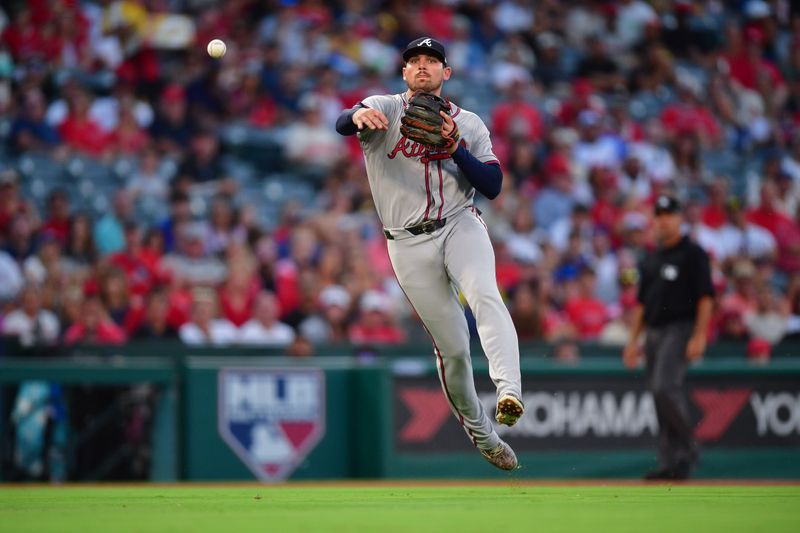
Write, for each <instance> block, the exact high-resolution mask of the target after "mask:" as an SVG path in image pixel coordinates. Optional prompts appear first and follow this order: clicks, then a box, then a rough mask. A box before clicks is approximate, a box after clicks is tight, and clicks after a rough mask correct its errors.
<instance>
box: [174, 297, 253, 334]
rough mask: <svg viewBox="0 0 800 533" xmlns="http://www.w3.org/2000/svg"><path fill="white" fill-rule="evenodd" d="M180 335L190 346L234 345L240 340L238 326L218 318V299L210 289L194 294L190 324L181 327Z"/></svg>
mask: <svg viewBox="0 0 800 533" xmlns="http://www.w3.org/2000/svg"><path fill="white" fill-rule="evenodd" d="M178 335H179V336H180V339H181V341H183V343H184V344H188V345H190V346H198V345H214V346H226V345H229V344H234V343H236V342H237V340H238V338H239V331H238V330H237V329H236V326H234V325H233V324H231V323H230V322H229V321H227V320H225V319H224V318H218V313H217V297H216V294H215V293H214V291H212V290H209V289H195V290H194V291H193V292H192V314H191V319H190V320H189V322H187V323H186V324H184V325H183V326H181V328H180V330H178Z"/></svg>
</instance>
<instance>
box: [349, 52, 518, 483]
mask: <svg viewBox="0 0 800 533" xmlns="http://www.w3.org/2000/svg"><path fill="white" fill-rule="evenodd" d="M403 61H404V63H405V66H404V67H403V79H404V80H405V82H406V84H407V85H408V90H407V91H405V92H403V93H400V94H391V95H378V96H370V97H368V98H365V99H364V100H363V101H362V102H360V103H358V104H357V105H355V106H354V107H353V108H352V109H349V110H345V111H343V112H342V113H341V115H340V116H339V119H338V120H337V122H336V130H337V131H338V132H339V133H340V134H342V135H355V134H358V138H359V141H360V144H361V147H362V149H363V151H364V159H365V161H366V168H367V176H368V178H369V184H370V189H371V190H372V196H373V199H374V201H375V206H376V210H377V212H378V216H379V217H380V220H381V222H382V224H383V226H384V234H385V236H386V238H387V239H388V241H389V242H388V248H389V258H390V260H391V262H392V266H393V267H394V271H395V274H396V276H397V279H398V281H399V282H400V286H401V287H402V288H403V290H404V291H405V293H406V296H407V297H408V300H409V301H410V302H411V305H412V306H413V307H414V309H415V310H416V312H417V314H418V315H419V316H420V318H421V319H422V322H423V324H424V326H425V329H426V330H427V332H428V334H429V335H430V337H431V339H432V340H433V351H434V355H435V357H436V365H437V368H438V371H439V379H440V380H441V383H442V389H443V390H444V394H445V396H446V397H447V401H448V402H449V404H450V407H451V409H452V411H453V413H454V414H455V416H456V418H457V419H458V421H459V422H460V423H461V425H462V427H463V428H464V430H465V431H466V433H467V435H468V436H469V438H470V439H471V441H472V443H473V444H474V445H475V446H477V447H478V449H479V450H480V452H481V454H482V455H483V456H484V457H485V458H486V459H487V460H488V461H489V462H490V463H492V464H493V465H495V466H497V467H498V468H501V469H504V470H513V469H514V468H516V467H517V457H516V455H515V454H514V451H513V450H512V449H511V447H510V446H509V445H508V444H507V443H505V442H504V441H502V440H501V439H500V437H499V436H498V435H497V433H496V432H495V430H494V427H493V425H492V421H491V419H490V418H489V415H488V414H487V413H486V412H485V411H484V409H483V406H482V405H481V402H480V401H479V399H478V395H477V393H476V392H475V383H474V381H473V377H472V363H471V359H470V351H469V330H468V327H467V321H466V318H465V317H464V310H463V308H462V306H461V303H460V301H459V296H458V292H459V291H460V292H461V293H462V294H463V295H464V297H465V298H466V301H467V303H468V304H469V306H470V308H471V309H472V311H473V312H474V314H475V318H476V320H477V324H478V333H479V335H480V339H481V345H482V346H483V350H484V352H485V353H486V356H487V358H488V359H489V375H490V377H491V378H492V381H493V382H494V384H495V386H496V387H497V398H498V400H497V412H496V415H495V418H496V420H497V421H498V422H499V423H501V424H505V425H508V426H512V425H514V424H515V423H516V422H517V420H518V419H519V417H520V416H522V413H523V410H524V407H523V404H522V401H521V397H522V396H521V384H520V369H519V344H518V342H517V334H516V331H515V330H514V325H513V323H512V321H511V316H510V314H509V312H508V309H507V308H506V306H505V304H504V303H503V300H502V298H501V297H500V293H499V291H498V289H497V281H496V277H495V259H494V251H493V250H492V245H491V242H490V241H489V234H488V232H487V230H486V226H485V225H484V223H483V220H482V219H481V217H480V212H479V211H478V210H477V209H475V207H474V205H473V196H474V194H475V190H476V189H477V190H478V191H480V192H481V193H482V194H483V195H484V196H486V197H487V198H490V199H493V198H495V197H496V196H497V195H498V194H499V193H500V188H501V185H502V179H503V175H502V172H501V170H500V165H499V164H498V162H497V158H496V157H495V155H494V154H493V153H492V143H491V140H490V139H489V131H488V129H487V128H486V126H485V125H484V123H483V122H482V121H481V119H480V118H478V116H477V115H475V114H474V113H471V112H469V111H466V110H464V109H461V108H459V107H457V106H456V105H455V104H452V103H450V102H448V101H446V100H444V99H442V98H441V90H442V85H443V83H444V82H445V81H446V80H448V79H449V78H450V76H451V74H452V71H451V69H450V67H449V66H447V59H446V55H445V49H444V46H442V44H441V43H439V42H438V41H436V40H435V39H432V38H430V37H423V38H420V39H416V40H414V41H412V42H411V43H409V45H408V46H407V47H406V49H405V51H404V52H403Z"/></svg>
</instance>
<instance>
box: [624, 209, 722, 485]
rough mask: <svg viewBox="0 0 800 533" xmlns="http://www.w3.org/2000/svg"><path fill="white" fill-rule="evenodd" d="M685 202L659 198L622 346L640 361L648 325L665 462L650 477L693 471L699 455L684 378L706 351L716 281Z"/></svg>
mask: <svg viewBox="0 0 800 533" xmlns="http://www.w3.org/2000/svg"><path fill="white" fill-rule="evenodd" d="M680 209H681V207H680V204H679V202H678V201H677V200H676V199H675V198H674V197H672V196H668V195H661V196H659V197H658V198H657V199H656V204H655V230H656V237H657V239H658V244H659V247H658V249H657V250H656V251H655V252H653V253H650V254H648V255H647V256H646V257H645V258H644V259H643V261H642V263H641V264H640V267H639V270H640V280H639V283H640V284H639V293H638V301H639V305H638V307H637V309H636V311H635V312H636V316H635V321H634V326H633V329H632V331H631V337H630V340H629V341H628V345H627V346H626V347H625V350H624V352H623V361H624V363H625V366H626V367H628V368H631V369H632V368H635V367H636V366H637V365H638V363H639V354H640V350H639V342H638V339H639V337H640V335H641V332H642V330H644V331H645V344H644V354H645V368H646V372H645V375H646V378H647V386H648V388H649V389H650V391H651V392H652V394H653V399H654V401H655V407H656V416H657V417H658V425H659V435H658V459H659V466H658V468H657V469H656V470H653V471H652V472H649V473H647V474H646V475H645V479H687V478H688V477H689V476H690V475H691V473H692V469H693V468H694V466H695V464H696V463H697V459H698V450H697V444H696V443H695V440H694V437H693V424H692V421H691V417H690V414H689V405H688V403H687V400H686V394H685V390H684V379H685V377H686V369H687V367H688V365H689V362H691V361H696V360H698V359H700V358H701V357H702V356H703V352H704V351H705V348H706V334H707V331H708V324H709V321H710V319H711V309H712V305H713V303H712V297H713V294H714V289H713V287H712V285H711V269H710V267H709V263H708V256H707V255H706V253H705V252H704V251H703V249H702V248H700V247H699V246H698V245H697V244H695V243H693V242H692V241H691V240H690V239H689V237H688V236H685V235H682V234H681V222H682V218H681V213H680Z"/></svg>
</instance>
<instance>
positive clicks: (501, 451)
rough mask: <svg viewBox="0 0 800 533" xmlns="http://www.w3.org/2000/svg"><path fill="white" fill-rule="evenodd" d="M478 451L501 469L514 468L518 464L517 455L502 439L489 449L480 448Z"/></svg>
mask: <svg viewBox="0 0 800 533" xmlns="http://www.w3.org/2000/svg"><path fill="white" fill-rule="evenodd" d="M480 452H481V455H482V456H484V457H485V458H486V460H487V461H489V462H490V463H492V464H493V465H494V466H496V467H497V468H499V469H501V470H514V469H515V468H517V466H519V463H518V462H517V455H516V454H515V453H514V450H512V449H511V446H509V445H508V444H506V443H505V442H504V441H502V440H501V441H500V444H498V445H497V446H495V447H494V448H492V449H491V450H480Z"/></svg>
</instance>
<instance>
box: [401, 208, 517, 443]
mask: <svg viewBox="0 0 800 533" xmlns="http://www.w3.org/2000/svg"><path fill="white" fill-rule="evenodd" d="M388 246H389V258H390V260H391V262H392V266H393V267H394V271H395V274H396V276H397V280H398V281H399V282H400V286H401V287H402V288H403V290H404V291H405V293H406V296H407V297H408V299H409V301H410V302H411V305H412V306H413V307H414V309H415V310H416V312H417V314H418V315H419V317H420V319H421V320H422V323H423V324H424V326H425V329H426V330H427V332H428V334H429V335H430V337H431V339H432V340H433V346H434V355H435V356H436V366H437V368H438V371H439V379H440V381H441V383H442V389H443V390H444V394H445V396H446V397H447V400H448V402H449V404H450V408H451V409H452V411H453V414H454V415H455V416H456V418H457V419H458V420H459V422H460V423H461V425H462V427H463V428H464V430H465V431H466V433H467V435H468V436H469V437H470V439H471V440H472V442H473V444H474V445H475V446H477V447H478V448H482V449H491V448H494V447H495V446H497V445H498V443H499V442H500V437H498V435H497V433H496V432H495V430H494V427H493V423H492V418H491V416H493V413H492V414H491V415H490V414H488V413H486V411H485V410H484V408H483V405H482V404H481V402H480V400H479V399H478V395H477V393H476V391H475V382H474V380H473V376H472V360H471V358H470V351H469V328H468V326H467V320H466V318H465V316H464V308H463V307H462V305H461V302H460V300H459V296H458V292H459V291H461V293H462V294H463V295H464V298H465V299H466V301H467V304H468V305H469V307H470V309H472V312H473V313H474V315H475V319H476V322H477V326H478V335H479V336H480V340H481V346H482V347H483V351H484V353H485V354H486V357H487V359H488V360H489V376H490V377H491V379H492V381H493V382H494V384H495V386H496V387H497V395H498V398H499V397H500V396H502V395H504V394H513V395H514V396H516V397H517V398H521V397H522V391H521V388H522V387H521V378H520V369H519V343H518V341H517V332H516V330H515V329H514V323H513V322H512V321H511V315H510V314H509V312H508V309H507V308H506V306H505V304H504V303H503V299H502V298H501V296H500V291H499V290H498V288H497V279H496V275H495V259H494V250H493V249H492V244H491V242H490V240H489V233H488V231H487V230H486V226H485V225H484V223H483V220H481V218H480V215H478V214H477V213H476V212H475V211H474V209H473V208H466V209H464V210H463V211H461V212H458V213H456V214H455V215H453V216H452V217H449V218H448V219H447V223H446V225H445V226H444V227H443V228H440V229H438V230H436V231H434V232H433V233H430V234H424V233H423V234H421V235H416V236H411V235H410V234H409V236H408V237H407V238H404V237H402V236H398V237H395V239H394V240H390V241H389V242H388Z"/></svg>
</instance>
